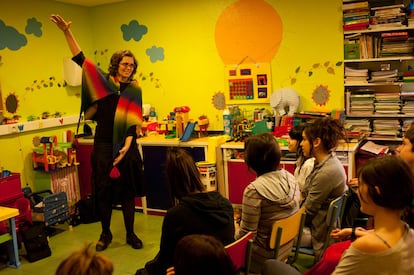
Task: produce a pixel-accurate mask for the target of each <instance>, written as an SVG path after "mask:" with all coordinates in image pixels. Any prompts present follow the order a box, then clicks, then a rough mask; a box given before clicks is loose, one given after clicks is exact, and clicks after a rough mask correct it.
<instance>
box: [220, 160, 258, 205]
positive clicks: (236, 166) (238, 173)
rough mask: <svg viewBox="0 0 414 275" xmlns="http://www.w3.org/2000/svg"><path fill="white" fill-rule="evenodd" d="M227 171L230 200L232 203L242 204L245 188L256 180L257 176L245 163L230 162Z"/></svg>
mask: <svg viewBox="0 0 414 275" xmlns="http://www.w3.org/2000/svg"><path fill="white" fill-rule="evenodd" d="M227 169H228V175H227V177H228V183H229V186H228V188H229V200H230V201H231V203H234V204H241V203H242V201H243V191H244V188H246V186H247V185H249V183H250V182H252V181H253V180H254V179H255V178H256V174H255V173H253V172H252V171H250V170H249V169H248V168H247V165H246V163H244V162H243V161H228V162H227Z"/></svg>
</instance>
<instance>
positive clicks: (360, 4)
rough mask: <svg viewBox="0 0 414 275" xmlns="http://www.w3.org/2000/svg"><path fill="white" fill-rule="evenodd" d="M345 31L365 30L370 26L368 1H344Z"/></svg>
mask: <svg viewBox="0 0 414 275" xmlns="http://www.w3.org/2000/svg"><path fill="white" fill-rule="evenodd" d="M342 11H343V23H344V25H343V27H344V31H350V30H363V29H367V28H368V26H369V14H370V9H369V5H368V1H349V0H344V1H343V4H342Z"/></svg>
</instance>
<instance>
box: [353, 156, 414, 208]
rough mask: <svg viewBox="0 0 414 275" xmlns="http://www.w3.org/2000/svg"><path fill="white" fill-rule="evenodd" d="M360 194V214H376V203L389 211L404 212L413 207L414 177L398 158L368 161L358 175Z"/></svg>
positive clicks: (381, 158) (388, 157)
mask: <svg viewBox="0 0 414 275" xmlns="http://www.w3.org/2000/svg"><path fill="white" fill-rule="evenodd" d="M358 195H359V199H360V201H361V211H362V212H364V213H366V214H368V215H373V213H371V212H372V207H370V205H372V204H375V205H377V206H380V207H382V208H387V209H390V210H396V211H403V210H405V209H407V208H408V207H410V206H411V203H412V201H413V195H414V176H413V172H412V171H411V169H410V167H409V166H408V164H407V163H406V162H405V161H404V160H403V159H402V158H399V157H397V156H384V157H379V158H371V159H369V160H368V161H367V162H366V163H365V164H364V165H363V166H362V168H361V170H360V172H359V187H358Z"/></svg>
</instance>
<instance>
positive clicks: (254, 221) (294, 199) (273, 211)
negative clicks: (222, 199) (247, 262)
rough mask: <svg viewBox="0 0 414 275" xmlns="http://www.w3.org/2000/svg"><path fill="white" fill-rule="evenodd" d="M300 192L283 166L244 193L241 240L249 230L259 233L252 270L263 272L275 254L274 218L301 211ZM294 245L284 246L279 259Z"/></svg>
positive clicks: (254, 245)
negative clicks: (271, 242) (271, 240)
mask: <svg viewBox="0 0 414 275" xmlns="http://www.w3.org/2000/svg"><path fill="white" fill-rule="evenodd" d="M299 204H300V191H299V185H298V183H297V181H296V179H295V177H294V176H293V175H292V174H290V173H289V172H288V171H286V170H284V169H281V170H277V171H273V172H269V173H266V174H263V175H261V176H259V177H257V178H256V179H255V180H254V181H253V182H251V183H250V184H249V185H248V186H247V187H246V189H245V190H244V192H243V205H242V218H241V224H240V230H239V232H238V233H237V234H236V239H239V238H240V237H242V236H243V235H244V234H246V233H247V232H249V231H251V232H253V233H255V234H256V238H255V240H254V243H253V255H252V265H251V270H250V271H251V272H253V273H257V272H260V269H261V266H262V264H263V262H264V261H265V260H266V259H270V258H272V257H273V252H272V251H271V250H269V245H268V244H269V236H270V231H271V228H272V225H273V223H274V221H276V220H279V219H283V218H286V217H289V216H291V215H293V214H295V213H296V212H297V211H298V210H299ZM291 247H292V244H289V245H288V246H285V247H282V248H281V251H280V253H279V259H281V258H283V257H286V254H288V253H289V251H288V250H289V248H291Z"/></svg>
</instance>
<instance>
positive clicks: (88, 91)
mask: <svg viewBox="0 0 414 275" xmlns="http://www.w3.org/2000/svg"><path fill="white" fill-rule="evenodd" d="M119 87H120V84H119V81H118V80H117V79H115V78H114V77H112V76H109V78H107V77H105V75H104V74H103V73H102V72H101V70H100V69H99V68H98V67H97V66H96V65H95V64H94V63H93V62H92V61H90V60H88V59H85V61H84V62H83V66H82V102H81V108H82V112H85V111H86V110H87V109H88V108H89V107H90V106H91V105H92V104H93V103H94V102H96V101H98V100H100V99H102V98H104V97H106V96H109V95H112V94H116V93H118V91H119ZM141 124H142V91H141V88H140V87H139V86H138V82H137V81H136V80H134V81H132V82H131V83H130V84H129V85H128V87H127V88H126V89H125V90H124V91H123V92H122V93H120V97H119V101H118V105H117V107H116V112H115V117H114V133H113V139H112V140H113V143H114V144H121V143H123V142H124V140H125V137H126V133H127V130H128V128H129V127H131V126H133V125H141Z"/></svg>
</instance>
